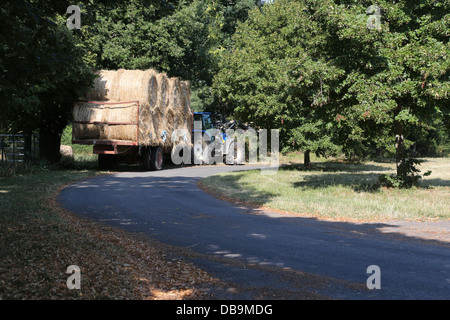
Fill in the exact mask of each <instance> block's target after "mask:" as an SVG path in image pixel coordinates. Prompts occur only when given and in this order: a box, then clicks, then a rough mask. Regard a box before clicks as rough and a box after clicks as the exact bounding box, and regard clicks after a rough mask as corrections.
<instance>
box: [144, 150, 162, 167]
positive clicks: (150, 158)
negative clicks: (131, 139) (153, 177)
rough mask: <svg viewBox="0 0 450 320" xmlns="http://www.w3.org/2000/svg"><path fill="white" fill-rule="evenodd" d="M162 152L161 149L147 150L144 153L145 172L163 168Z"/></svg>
mask: <svg viewBox="0 0 450 320" xmlns="http://www.w3.org/2000/svg"><path fill="white" fill-rule="evenodd" d="M163 160H164V158H163V152H162V148H161V147H152V148H148V149H146V150H145V152H144V159H143V162H144V168H145V170H152V171H158V170H161V169H162V167H163Z"/></svg>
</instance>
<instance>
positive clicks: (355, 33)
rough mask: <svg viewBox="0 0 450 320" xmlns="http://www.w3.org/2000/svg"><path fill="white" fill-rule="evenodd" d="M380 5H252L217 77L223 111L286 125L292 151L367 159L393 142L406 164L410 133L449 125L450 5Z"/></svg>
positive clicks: (323, 0)
mask: <svg viewBox="0 0 450 320" xmlns="http://www.w3.org/2000/svg"><path fill="white" fill-rule="evenodd" d="M376 3H377V4H376V7H375V9H376V10H374V7H373V6H372V5H373V2H372V1H357V2H355V1H332V0H319V1H312V0H311V1H309V0H305V1H294V0H276V1H274V2H273V3H272V4H270V5H267V6H264V7H263V8H262V9H261V10H259V9H254V10H253V11H252V12H251V13H250V16H249V19H248V20H247V21H246V22H244V23H242V24H240V25H239V26H238V28H237V30H236V34H235V35H234V38H233V40H234V43H235V44H234V46H233V48H232V49H231V50H230V51H228V52H227V53H226V55H225V57H224V59H223V60H222V62H221V70H220V72H219V73H218V74H217V75H216V78H215V88H216V90H217V92H218V94H219V95H220V98H221V101H222V103H223V106H224V108H227V109H228V110H230V111H232V112H233V113H234V114H235V115H236V116H238V117H242V118H245V119H248V120H252V121H255V122H256V123H257V124H258V125H260V126H265V127H271V128H279V129H280V130H281V132H282V140H284V141H285V144H284V145H285V146H286V147H289V148H296V149H300V150H304V151H307V150H311V151H316V152H319V153H324V152H326V151H327V150H328V151H330V152H334V151H335V150H337V149H336V147H340V148H342V150H343V151H344V152H346V153H355V154H357V155H360V156H364V155H367V154H368V153H369V152H370V150H375V149H377V148H380V147H384V148H388V147H389V146H391V145H392V146H394V143H393V141H394V137H395V138H396V144H395V146H396V150H397V157H398V164H399V165H400V166H401V164H402V163H404V162H405V153H404V151H405V147H404V145H405V143H406V144H408V140H407V137H408V136H409V135H410V133H411V132H413V131H415V132H416V133H417V128H423V129H427V128H428V129H431V128H432V126H433V121H435V120H436V119H444V121H445V119H446V120H447V121H448V114H449V109H448V108H449V103H448V89H449V59H448V55H449V44H448V30H449V29H450V28H449V22H450V19H449V14H448V12H450V11H449V9H450V8H449V2H448V1H446V2H438V1H432V0H429V1H419V0H416V1H406V0H405V1H396V2H395V3H392V2H390V1H376ZM371 6H372V13H373V12H376V13H377V17H375V18H377V19H379V21H380V23H379V25H377V26H376V28H374V27H373V26H374V24H373V22H372V21H371V20H370V19H373V18H374V17H373V14H372V17H371V15H370V14H368V13H367V11H368V10H367V9H369V8H370V7H371ZM286 142H288V143H286Z"/></svg>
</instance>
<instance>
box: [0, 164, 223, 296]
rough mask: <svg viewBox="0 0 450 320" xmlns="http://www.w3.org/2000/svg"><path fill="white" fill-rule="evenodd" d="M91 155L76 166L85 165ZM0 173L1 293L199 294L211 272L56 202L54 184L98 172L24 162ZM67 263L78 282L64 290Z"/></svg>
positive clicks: (61, 184)
mask: <svg viewBox="0 0 450 320" xmlns="http://www.w3.org/2000/svg"><path fill="white" fill-rule="evenodd" d="M91 160H92V159H88V160H87V161H86V162H83V161H81V162H80V161H79V162H77V163H76V166H77V167H88V168H90V167H91V166H93V165H94V164H93V163H91ZM5 172H6V169H5V170H4V172H3V176H0V261H1V263H0V300H22V299H45V300H47V299H58V300H60V299H61V300H64V299H84V300H88V299H89V300H92V299H137V300H144V299H149V300H166V299H192V298H196V299H198V298H201V297H202V296H203V295H205V294H206V293H205V291H203V290H202V289H199V288H200V287H202V288H203V287H205V286H207V285H209V284H213V283H214V282H215V279H213V278H211V277H210V276H209V275H208V274H206V273H205V272H203V271H201V270H199V269H197V268H196V267H195V266H194V265H192V264H190V263H187V262H183V261H181V260H180V258H173V257H172V258H170V257H169V256H167V251H165V250H163V249H161V248H162V247H161V246H160V245H159V244H157V243H154V242H152V241H151V240H149V239H140V238H136V237H132V236H131V235H129V234H127V233H125V232H122V231H120V230H118V229H115V228H112V227H108V226H105V225H101V224H98V223H95V222H92V221H89V220H85V219H81V218H79V217H76V216H75V215H72V214H71V213H69V212H66V211H65V210H63V209H62V208H61V207H60V206H59V205H58V203H57V202H56V201H55V197H56V195H57V193H58V191H59V189H60V188H62V187H63V186H65V185H67V184H69V183H71V182H73V181H77V180H80V179H84V178H87V177H90V176H93V175H98V174H102V172H100V171H96V170H93V169H79V168H78V169H48V168H46V167H44V166H29V167H26V168H22V169H21V170H18V171H15V172H14V173H11V172H6V174H5ZM70 265H77V266H79V267H80V268H81V289H79V290H78V289H72V290H70V289H68V287H67V284H66V281H67V279H68V277H69V276H70V274H66V271H67V268H68V267H69V266H70Z"/></svg>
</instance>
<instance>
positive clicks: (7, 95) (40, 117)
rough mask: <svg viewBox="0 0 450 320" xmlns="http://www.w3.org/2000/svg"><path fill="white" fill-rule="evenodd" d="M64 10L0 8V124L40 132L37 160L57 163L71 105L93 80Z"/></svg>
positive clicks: (13, 4) (21, 5)
mask: <svg viewBox="0 0 450 320" xmlns="http://www.w3.org/2000/svg"><path fill="white" fill-rule="evenodd" d="M66 4H67V3H66ZM67 6H68V4H67ZM67 6H65V5H64V3H63V2H60V3H59V5H58V6H54V7H51V6H49V5H47V4H45V3H43V2H35V1H23V0H20V1H6V2H5V3H3V4H2V6H1V9H0V21H1V28H2V33H1V35H0V41H1V43H2V46H1V47H0V52H1V53H0V56H1V60H0V66H1V69H2V75H1V76H0V99H1V101H2V106H1V117H0V121H1V122H3V123H4V125H5V126H7V127H9V129H10V130H14V131H22V132H24V133H25V134H30V133H31V132H39V135H40V144H39V145H40V156H41V158H43V159H45V160H48V161H49V162H57V161H58V160H59V156H60V155H59V143H60V136H61V132H62V130H63V128H64V127H65V125H66V124H67V119H68V117H69V116H70V112H71V108H72V102H73V100H74V99H75V98H76V97H78V96H80V95H81V94H82V92H83V90H85V89H86V88H88V87H89V86H90V84H91V83H92V81H93V75H92V72H91V70H90V69H89V68H88V66H87V65H86V63H85V61H84V60H83V55H84V51H83V50H81V48H80V47H79V46H78V42H77V40H76V38H75V37H74V35H73V32H71V30H68V28H67V26H66V21H65V19H64V15H65V12H66V8H67Z"/></svg>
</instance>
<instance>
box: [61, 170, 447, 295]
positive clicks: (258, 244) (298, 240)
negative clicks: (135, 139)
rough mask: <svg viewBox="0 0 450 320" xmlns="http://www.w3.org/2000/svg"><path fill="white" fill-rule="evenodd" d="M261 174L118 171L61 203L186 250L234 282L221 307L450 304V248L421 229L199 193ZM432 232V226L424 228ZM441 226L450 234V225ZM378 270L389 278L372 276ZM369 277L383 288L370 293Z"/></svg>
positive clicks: (70, 190) (70, 191)
mask: <svg viewBox="0 0 450 320" xmlns="http://www.w3.org/2000/svg"><path fill="white" fill-rule="evenodd" d="M252 168H255V167H252V166H248V165H247V166H240V167H235V166H206V167H184V168H176V169H167V170H163V171H159V172H121V173H114V174H109V175H103V176H98V177H95V178H91V179H88V180H84V181H80V182H78V183H75V184H73V185H71V186H69V187H67V188H65V189H64V190H62V191H61V193H60V195H59V198H58V200H59V202H60V203H61V204H62V205H63V206H64V207H65V208H66V209H68V210H70V211H72V212H74V213H77V214H79V215H81V216H84V217H89V218H92V219H95V220H98V221H101V222H104V223H108V224H111V225H114V226H117V227H121V228H124V229H126V230H128V231H130V232H139V233H144V234H146V235H148V236H150V237H151V238H153V239H155V240H158V241H159V242H162V243H166V244H169V245H172V246H175V247H177V248H182V249H183V250H180V252H186V253H187V254H188V257H189V259H191V261H193V262H194V263H196V264H197V265H199V266H200V267H201V268H203V269H204V270H206V271H208V272H210V273H211V274H213V275H215V276H217V277H219V278H221V279H223V280H225V281H228V282H229V283H230V287H229V288H228V291H227V290H225V291H223V292H217V293H215V294H216V297H217V298H219V299H228V298H237V299H259V298H262V299H268V298H274V299H324V298H332V299H445V300H447V299H450V242H449V241H447V240H442V239H440V238H437V239H427V238H425V237H421V236H420V233H417V234H408V233H406V232H403V231H404V230H408V229H410V227H411V226H412V224H411V226H410V225H408V223H406V222H405V223H403V224H401V223H399V224H397V223H394V222H393V223H351V222H341V221H321V220H317V219H315V218H305V217H293V216H287V215H281V214H279V213H275V212H270V211H264V210H258V209H254V208H248V207H242V206H239V205H235V204H231V203H228V202H225V201H222V200H219V199H217V198H215V197H213V196H211V195H210V194H207V193H205V192H203V191H202V190H200V189H199V188H198V187H197V186H196V182H197V181H198V180H199V179H201V178H203V177H206V176H209V175H212V174H215V173H218V172H223V171H230V170H244V169H252ZM422 226H423V227H427V228H430V225H425V224H423V225H422V224H419V225H418V224H417V223H416V224H415V225H414V227H415V228H416V229H417V228H422ZM439 226H440V229H439V232H442V231H444V232H447V235H448V232H449V231H450V225H449V224H448V223H447V222H442V223H441V224H440V225H439ZM431 227H432V225H431ZM372 265H375V266H377V267H378V268H379V272H378V271H375V272H374V271H370V272H369V273H368V272H367V271H368V270H367V269H368V267H369V266H372ZM369 278H370V279H369ZM368 279H369V284H379V285H380V288H379V289H377V288H373V289H369V288H368V286H367V282H368ZM230 288H232V289H230Z"/></svg>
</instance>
